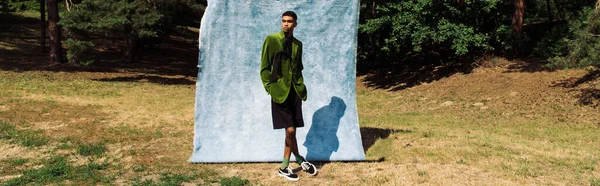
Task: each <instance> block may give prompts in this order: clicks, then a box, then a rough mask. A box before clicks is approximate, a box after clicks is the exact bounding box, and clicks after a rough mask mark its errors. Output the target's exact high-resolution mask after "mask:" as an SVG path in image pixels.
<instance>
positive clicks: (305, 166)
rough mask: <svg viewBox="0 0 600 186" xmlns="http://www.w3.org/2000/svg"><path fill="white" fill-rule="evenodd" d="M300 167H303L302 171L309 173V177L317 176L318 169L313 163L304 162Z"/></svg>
mask: <svg viewBox="0 0 600 186" xmlns="http://www.w3.org/2000/svg"><path fill="white" fill-rule="evenodd" d="M300 166H301V167H302V170H304V171H306V173H308V174H309V175H311V176H314V175H317V167H315V165H313V164H312V163H310V162H308V161H306V160H304V161H303V162H302V163H300Z"/></svg>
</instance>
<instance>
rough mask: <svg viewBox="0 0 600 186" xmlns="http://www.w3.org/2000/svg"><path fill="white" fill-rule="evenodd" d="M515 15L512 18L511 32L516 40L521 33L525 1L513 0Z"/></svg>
mask: <svg viewBox="0 0 600 186" xmlns="http://www.w3.org/2000/svg"><path fill="white" fill-rule="evenodd" d="M514 5H515V13H514V14H513V17H512V30H513V33H514V34H515V36H517V38H520V37H521V33H522V32H523V17H524V15H525V0H514Z"/></svg>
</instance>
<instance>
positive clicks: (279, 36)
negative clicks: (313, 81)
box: [260, 31, 307, 103]
mask: <svg viewBox="0 0 600 186" xmlns="http://www.w3.org/2000/svg"><path fill="white" fill-rule="evenodd" d="M283 42H285V34H284V33H283V31H280V32H277V33H273V34H270V35H268V36H267V38H265V43H264V44H263V48H262V55H261V62H260V79H261V80H262V83H263V86H264V87H265V90H266V91H267V93H268V94H270V95H271V99H272V100H273V101H274V102H275V103H283V102H284V101H285V99H286V98H287V96H288V93H290V89H291V86H292V85H293V86H294V90H296V92H295V93H296V94H298V96H299V97H300V98H302V100H304V101H306V97H307V96H306V95H307V91H306V86H305V85H304V78H303V77H302V69H303V67H302V42H301V41H300V40H298V39H296V38H294V39H293V42H292V55H291V60H290V59H287V58H285V59H284V60H282V61H281V77H278V78H277V82H273V83H271V81H270V79H271V72H272V71H273V59H274V58H275V54H277V53H278V52H280V51H281V50H282V49H283V46H282V45H283Z"/></svg>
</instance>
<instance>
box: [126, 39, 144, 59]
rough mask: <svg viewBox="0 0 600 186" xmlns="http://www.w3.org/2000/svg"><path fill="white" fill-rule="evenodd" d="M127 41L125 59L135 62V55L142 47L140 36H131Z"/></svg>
mask: <svg viewBox="0 0 600 186" xmlns="http://www.w3.org/2000/svg"><path fill="white" fill-rule="evenodd" d="M127 41H128V42H127V49H126V50H125V60H127V62H129V63H133V62H135V56H136V54H137V51H138V49H139V47H140V46H139V45H140V38H139V37H137V36H135V35H133V36H130V37H129V39H128V40H127Z"/></svg>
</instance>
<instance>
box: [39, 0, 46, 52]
mask: <svg viewBox="0 0 600 186" xmlns="http://www.w3.org/2000/svg"><path fill="white" fill-rule="evenodd" d="M45 13H46V5H45V4H44V0H40V28H41V32H42V33H41V36H40V46H41V47H42V52H46V14H45Z"/></svg>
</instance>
